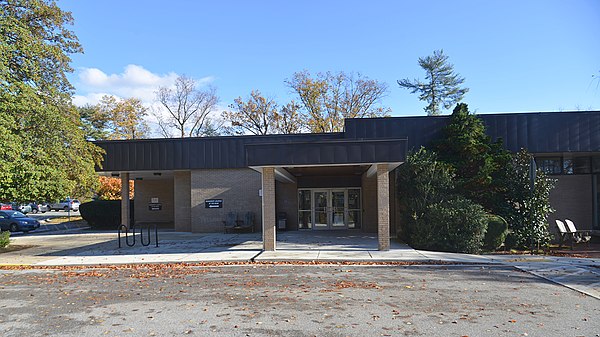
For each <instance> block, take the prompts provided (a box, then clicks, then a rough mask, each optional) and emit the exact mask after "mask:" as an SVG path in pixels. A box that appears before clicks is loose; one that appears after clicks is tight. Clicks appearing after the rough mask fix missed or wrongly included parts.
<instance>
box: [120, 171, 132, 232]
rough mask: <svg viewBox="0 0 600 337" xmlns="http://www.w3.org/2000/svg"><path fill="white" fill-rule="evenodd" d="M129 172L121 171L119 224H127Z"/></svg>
mask: <svg viewBox="0 0 600 337" xmlns="http://www.w3.org/2000/svg"><path fill="white" fill-rule="evenodd" d="M129 206H130V204H129V173H128V172H121V225H125V226H127V228H129V226H130V225H131V224H130V223H129V218H130V216H129V215H130V214H131V210H130V209H129Z"/></svg>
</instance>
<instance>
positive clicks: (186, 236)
mask: <svg viewBox="0 0 600 337" xmlns="http://www.w3.org/2000/svg"><path fill="white" fill-rule="evenodd" d="M131 239H132V238H131V237H130V243H131ZM140 239H141V238H140V236H139V234H138V235H136V244H135V245H134V246H133V247H128V246H127V245H126V244H125V240H124V238H122V242H121V245H122V248H119V245H118V240H117V235H116V233H115V232H106V231H103V232H99V231H97V232H95V231H89V230H85V231H82V230H76V229H70V230H67V231H55V232H46V233H37V234H36V233H32V234H29V235H17V236H15V237H11V241H12V243H11V244H12V245H15V246H19V245H20V246H28V247H29V248H26V249H22V250H16V251H12V252H5V253H2V254H0V265H32V266H74V265H89V266H98V265H114V264H137V263H182V262H184V263H202V262H275V261H305V262H307V261H315V262H325V263H326V262H331V263H335V262H357V263H358V262H361V263H363V262H416V263H433V262H448V263H459V264H460V263H469V264H472V263H476V264H492V265H493V264H498V265H510V266H513V267H515V268H518V269H521V270H523V271H526V272H529V273H532V274H534V275H537V276H539V277H543V278H545V279H547V280H549V281H551V282H555V283H559V284H562V285H564V286H567V287H570V288H572V289H575V290H578V291H580V292H583V293H585V294H588V295H590V296H593V297H596V298H599V299H600V260H598V259H583V258H565V257H551V256H530V255H527V256H524V255H469V254H456V253H444V252H431V251H420V250H415V249H412V248H411V247H409V246H408V245H406V244H402V243H399V242H397V241H394V240H392V242H391V249H390V250H389V251H378V250H377V237H376V235H374V234H368V233H359V232H357V233H353V232H348V231H343V232H335V231H328V232H314V231H313V232H297V231H295V232H282V233H278V234H277V250H276V251H273V252H263V251H262V243H261V235H260V233H249V234H198V233H180V232H173V231H161V232H160V233H159V246H158V247H156V246H155V242H154V238H153V237H152V241H151V242H150V245H149V246H142V245H141V244H140ZM144 239H145V241H147V235H146V234H145V237H144Z"/></svg>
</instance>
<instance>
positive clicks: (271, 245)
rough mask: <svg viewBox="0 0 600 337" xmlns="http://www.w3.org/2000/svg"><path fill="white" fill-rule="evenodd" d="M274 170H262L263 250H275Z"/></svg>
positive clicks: (269, 168) (266, 168)
mask: <svg viewBox="0 0 600 337" xmlns="http://www.w3.org/2000/svg"><path fill="white" fill-rule="evenodd" d="M275 223H276V219H275V169H274V168H272V167H263V169H262V234H263V250H266V251H274V250H275V241H276V239H275Z"/></svg>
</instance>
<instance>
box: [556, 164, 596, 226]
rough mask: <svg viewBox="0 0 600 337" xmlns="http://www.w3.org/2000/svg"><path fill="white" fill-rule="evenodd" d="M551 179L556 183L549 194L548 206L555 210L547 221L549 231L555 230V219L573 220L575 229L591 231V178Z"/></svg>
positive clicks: (581, 176) (588, 176) (567, 177)
mask: <svg viewBox="0 0 600 337" xmlns="http://www.w3.org/2000/svg"><path fill="white" fill-rule="evenodd" d="M552 178H556V179H557V180H558V181H557V182H556V187H555V188H554V190H552V192H550V204H551V205H552V207H553V208H554V209H555V210H556V212H554V213H552V214H550V217H549V219H548V220H549V222H550V228H551V230H553V231H555V230H556V224H555V222H554V220H555V219H561V220H564V219H565V218H567V219H571V220H573V222H574V223H575V225H576V226H577V229H592V220H593V219H592V217H593V214H592V213H593V205H592V201H593V196H592V176H591V175H589V174H585V175H561V176H558V177H556V176H552Z"/></svg>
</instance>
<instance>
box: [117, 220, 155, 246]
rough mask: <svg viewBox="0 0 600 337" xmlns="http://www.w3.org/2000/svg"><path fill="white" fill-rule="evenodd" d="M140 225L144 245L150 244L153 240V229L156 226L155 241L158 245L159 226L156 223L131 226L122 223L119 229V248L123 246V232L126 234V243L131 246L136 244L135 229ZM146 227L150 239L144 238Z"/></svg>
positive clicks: (141, 240) (141, 239)
mask: <svg viewBox="0 0 600 337" xmlns="http://www.w3.org/2000/svg"><path fill="white" fill-rule="evenodd" d="M137 227H139V230H140V232H139V233H140V242H141V243H142V246H149V245H150V243H151V241H152V232H151V229H152V228H153V227H154V242H155V244H156V247H158V226H156V224H133V225H131V226H130V227H129V228H127V226H125V225H120V226H119V229H118V231H117V236H118V238H119V248H121V234H122V233H124V234H125V244H126V245H127V246H129V247H133V246H135V231H136V228H137ZM144 229H145V230H146V233H147V238H148V241H145V239H144ZM129 234H131V242H129Z"/></svg>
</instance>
